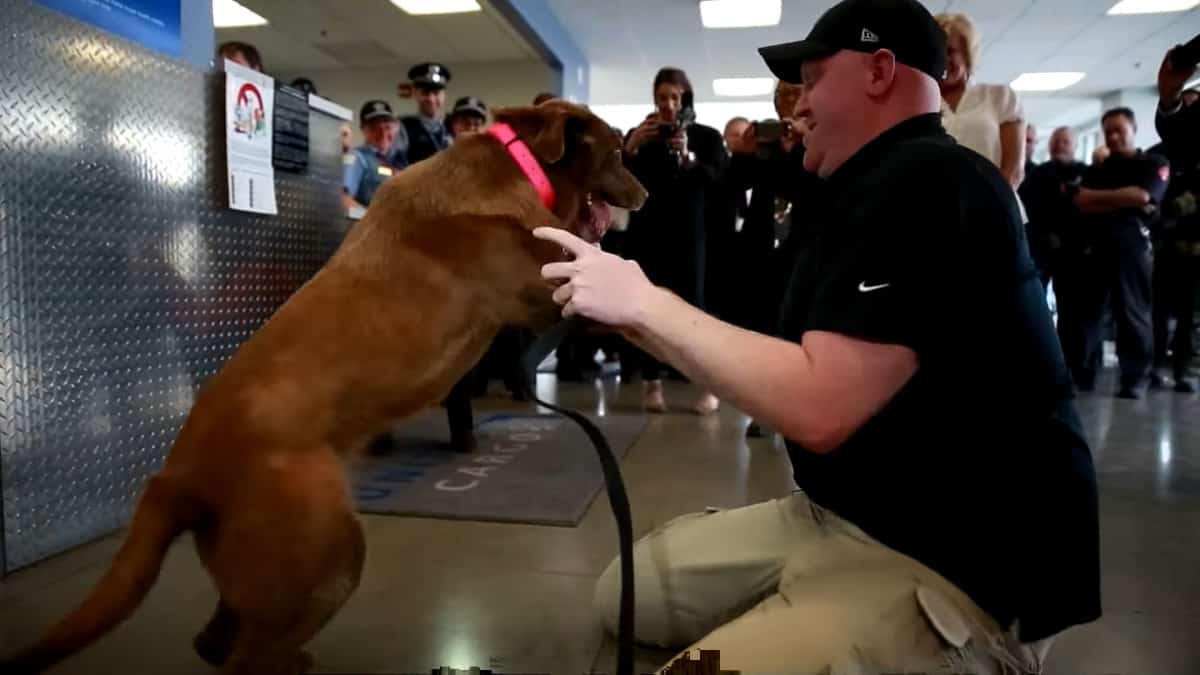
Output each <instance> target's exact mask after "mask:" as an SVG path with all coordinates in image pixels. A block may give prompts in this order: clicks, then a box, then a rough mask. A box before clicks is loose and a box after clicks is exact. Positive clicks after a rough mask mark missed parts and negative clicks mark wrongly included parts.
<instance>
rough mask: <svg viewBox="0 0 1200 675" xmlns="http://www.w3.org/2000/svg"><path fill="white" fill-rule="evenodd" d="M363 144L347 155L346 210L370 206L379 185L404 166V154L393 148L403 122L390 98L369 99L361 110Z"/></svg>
mask: <svg viewBox="0 0 1200 675" xmlns="http://www.w3.org/2000/svg"><path fill="white" fill-rule="evenodd" d="M358 117H359V124H360V125H361V126H362V133H363V139H364V140H365V141H366V142H365V143H363V144H362V145H360V146H358V147H357V148H354V149H353V150H351V151H350V153H349V154H347V155H346V158H345V170H344V171H343V175H342V204H343V206H345V208H346V209H347V210H349V209H351V208H354V207H358V208H364V209H365V208H367V205H369V204H370V203H371V198H372V197H373V196H374V195H375V191H376V190H378V189H379V186H381V185H383V184H384V182H386V181H387V179H389V178H391V177H392V175H393V174H395V172H397V171H399V170H400V169H403V168H404V159H403V157H404V156H403V154H399V153H396V152H395V151H394V149H395V144H396V137H397V134H398V133H399V129H400V124H399V122H397V121H396V116H395V115H394V114H392V106H390V105H388V103H387V101H379V100H374V101H367V102H366V103H364V104H363V107H362V110H361V111H360V112H359V115H358Z"/></svg>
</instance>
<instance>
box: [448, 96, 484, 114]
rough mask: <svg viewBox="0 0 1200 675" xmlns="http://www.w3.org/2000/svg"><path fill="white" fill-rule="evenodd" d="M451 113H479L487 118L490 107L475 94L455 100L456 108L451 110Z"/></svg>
mask: <svg viewBox="0 0 1200 675" xmlns="http://www.w3.org/2000/svg"><path fill="white" fill-rule="evenodd" d="M450 114H451V115H463V114H467V115H478V116H480V117H482V118H483V119H484V120H487V116H488V109H487V105H486V104H485V103H484V102H483V101H481V100H479V99H477V98H475V97H474V96H464V97H462V98H460V99H458V100H457V101H455V102H454V109H453V110H451V111H450Z"/></svg>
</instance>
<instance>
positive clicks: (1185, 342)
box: [1154, 242, 1200, 376]
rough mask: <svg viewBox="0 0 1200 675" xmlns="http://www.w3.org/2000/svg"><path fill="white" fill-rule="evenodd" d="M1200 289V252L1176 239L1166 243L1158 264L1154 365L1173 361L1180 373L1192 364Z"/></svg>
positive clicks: (1155, 283)
mask: <svg viewBox="0 0 1200 675" xmlns="http://www.w3.org/2000/svg"><path fill="white" fill-rule="evenodd" d="M1198 293H1200V256H1197V255H1193V254H1191V253H1186V252H1182V251H1180V250H1179V249H1178V248H1176V247H1175V245H1174V242H1167V243H1165V244H1163V246H1162V247H1161V248H1160V250H1159V255H1158V257H1157V259H1156V260H1155V266H1154V365H1155V366H1156V367H1160V368H1161V367H1166V366H1168V365H1170V366H1171V367H1172V368H1173V370H1174V372H1175V374H1176V376H1178V375H1181V374H1183V373H1185V372H1187V370H1188V366H1189V365H1190V364H1191V360H1192V353H1193V350H1194V348H1195V344H1194V341H1193V340H1194V337H1195V331H1196V323H1195V319H1196V299H1197V294H1198ZM1172 318H1174V319H1175V330H1174V333H1172V331H1171V319H1172ZM1168 351H1169V352H1170V354H1171V357H1170V358H1168Z"/></svg>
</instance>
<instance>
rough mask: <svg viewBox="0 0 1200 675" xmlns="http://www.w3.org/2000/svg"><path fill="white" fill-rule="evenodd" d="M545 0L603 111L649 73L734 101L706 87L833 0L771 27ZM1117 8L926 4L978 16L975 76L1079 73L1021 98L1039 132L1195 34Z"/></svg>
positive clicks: (634, 97) (652, 5)
mask: <svg viewBox="0 0 1200 675" xmlns="http://www.w3.org/2000/svg"><path fill="white" fill-rule="evenodd" d="M548 2H549V4H550V6H551V7H552V8H553V10H554V11H555V13H556V14H557V15H558V17H559V19H560V21H562V23H563V25H564V26H565V27H566V28H567V30H568V31H569V32H570V33H571V34H572V35H573V36H574V38H575V40H576V41H577V42H578V43H579V44H580V46H581V48H582V49H583V50H584V52H585V53H586V54H587V56H588V60H589V61H590V62H591V66H592V73H591V83H592V85H591V86H592V88H591V96H590V101H591V102H592V103H593V104H599V105H617V104H633V103H644V104H647V105H648V104H649V103H650V96H651V92H650V85H651V82H652V81H653V78H654V73H655V72H656V71H657V70H658V68H659V67H661V66H666V65H674V66H678V67H681V68H683V69H685V70H686V71H687V73H688V75H689V77H690V78H691V80H692V84H693V85H694V86H695V87H696V99H697V101H718V100H724V101H730V100H739V99H721V98H719V97H717V96H716V95H715V94H714V93H713V91H712V80H713V79H714V78H718V77H769V76H770V73H769V72H768V71H767V69H766V66H765V65H763V63H762V60H761V58H759V55H758V52H757V51H756V50H757V48H758V47H760V46H763V45H767V44H774V43H778V42H787V41H790V40H798V39H801V38H803V37H804V35H805V34H807V32H808V30H809V28H810V27H811V26H812V24H813V22H815V21H816V19H817V17H819V16H820V15H821V13H822V12H823V11H824V10H825V9H827V8H828V7H830V6H831V5H832V4H833V0H783V20H782V22H781V23H780V25H778V26H773V27H768V28H746V29H721V30H708V29H705V28H703V27H702V26H701V24H700V10H699V6H698V0H603V1H597V0H548ZM1115 2H1116V0H923V4H924V5H925V6H926V7H928V8H929V10H930V11H931V12H934V13H937V12H942V11H950V12H962V13H965V14H968V15H969V16H971V17H972V19H973V20H974V21H975V23H976V26H977V27H978V28H979V30H980V32H981V34H982V40H983V53H982V57H981V59H980V64H979V67H978V68H977V73H976V75H977V77H978V78H979V80H980V81H985V82H1011V81H1012V80H1013V79H1015V78H1016V76H1017V75H1019V74H1020V73H1022V72H1026V71H1038V70H1042V71H1062V70H1070V71H1083V72H1086V73H1087V76H1086V77H1085V78H1084V79H1083V80H1082V81H1081V82H1079V83H1078V84H1076V85H1075V86H1073V87H1070V88H1068V89H1066V90H1063V91H1062V92H1059V93H1056V94H1030V93H1023V94H1022V99H1023V101H1024V104H1025V109H1026V114H1027V117H1028V118H1029V119H1031V120H1034V121H1037V122H1039V123H1041V124H1047V125H1049V124H1073V123H1077V122H1076V118H1079V117H1082V116H1085V115H1093V116H1094V115H1095V114H1096V113H1097V112H1098V105H1099V102H1098V100H1099V97H1100V96H1101V95H1102V94H1103V93H1105V92H1109V91H1112V90H1117V89H1123V88H1127V87H1141V86H1152V85H1153V84H1154V80H1155V76H1156V74H1157V72H1158V66H1159V63H1160V62H1161V61H1162V56H1163V54H1164V53H1165V52H1166V50H1167V48H1168V47H1170V46H1172V45H1174V44H1177V43H1182V42H1186V41H1187V40H1188V39H1189V38H1191V37H1192V36H1194V35H1195V34H1196V33H1197V32H1200V9H1193V10H1190V11H1188V12H1185V13H1171V14H1151V15H1139V16H1106V15H1105V12H1106V11H1107V10H1108V9H1109V8H1110V7H1111V6H1112V5H1113V4H1115ZM741 100H764V99H762V97H760V98H759V99H741ZM1078 121H1079V122H1082V121H1084V120H1083V119H1080V120H1078Z"/></svg>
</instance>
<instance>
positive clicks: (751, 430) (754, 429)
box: [746, 421, 763, 438]
mask: <svg viewBox="0 0 1200 675" xmlns="http://www.w3.org/2000/svg"><path fill="white" fill-rule="evenodd" d="M762 437H763V430H762V427H760V426H758V422H755V421H751V422H750V426H748V427H746V438H762Z"/></svg>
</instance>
